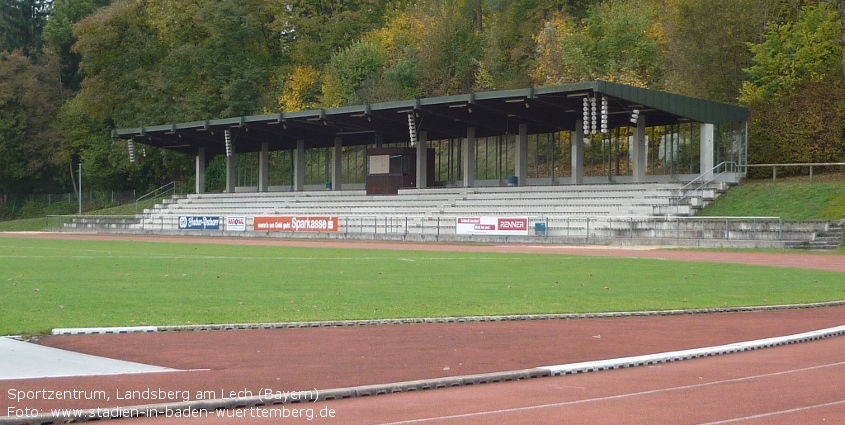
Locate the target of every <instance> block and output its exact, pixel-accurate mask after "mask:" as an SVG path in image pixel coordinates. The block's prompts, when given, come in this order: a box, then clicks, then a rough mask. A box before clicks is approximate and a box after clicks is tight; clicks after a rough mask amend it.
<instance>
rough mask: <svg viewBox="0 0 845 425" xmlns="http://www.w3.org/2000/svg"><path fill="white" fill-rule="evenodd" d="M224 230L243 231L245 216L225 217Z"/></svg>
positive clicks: (244, 229) (244, 228)
mask: <svg viewBox="0 0 845 425" xmlns="http://www.w3.org/2000/svg"><path fill="white" fill-rule="evenodd" d="M226 230H228V231H230V232H245V231H246V217H243V216H240V217H226Z"/></svg>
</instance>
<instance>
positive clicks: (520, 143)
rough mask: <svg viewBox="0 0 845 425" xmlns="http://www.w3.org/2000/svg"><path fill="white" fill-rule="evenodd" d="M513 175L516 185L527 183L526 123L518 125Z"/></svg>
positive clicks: (525, 184)
mask: <svg viewBox="0 0 845 425" xmlns="http://www.w3.org/2000/svg"><path fill="white" fill-rule="evenodd" d="M513 162H514V168H515V170H514V175H516V184H517V186H527V185H528V124H520V125H519V136H518V137H517V139H516V155H514V161H513Z"/></svg>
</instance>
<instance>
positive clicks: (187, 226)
mask: <svg viewBox="0 0 845 425" xmlns="http://www.w3.org/2000/svg"><path fill="white" fill-rule="evenodd" d="M179 230H220V217H208V216H205V217H190V216H179Z"/></svg>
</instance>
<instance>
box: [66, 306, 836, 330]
mask: <svg viewBox="0 0 845 425" xmlns="http://www.w3.org/2000/svg"><path fill="white" fill-rule="evenodd" d="M840 306H845V300H842V301H830V302H820V303H809V304H784V305H771V306H757V307H720V308H701V309H689V310H655V311H631V312H608V313H564V314H514V315H501V316H453V317H452V316H448V317H426V318H420V317H410V318H404V319H361V320H318V321H303V322H266V323H223V324H207V325H173V326H122V327H121V326H118V327H95V328H55V329H53V330H52V331H51V334H52V335H100V334H118V333H146V332H196V331H233V330H254V329H294V328H297V329H298V328H329V327H357V326H380V325H410V324H430V323H480V322H517V321H531V320H573V319H605V318H625V317H648V316H685V315H692V314H713V313H744V312H755V311H777V310H801V309H810V308H823V307H840Z"/></svg>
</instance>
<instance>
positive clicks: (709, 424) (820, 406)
mask: <svg viewBox="0 0 845 425" xmlns="http://www.w3.org/2000/svg"><path fill="white" fill-rule="evenodd" d="M840 404H845V400H839V401H833V402H830V403H823V404H815V405H812V406H804V407H796V408H795V409H788V410H779V411H777V412H769V413H761V414H759V415H752V416H745V417H742V418H733V419H726V420H724V421H716V422H707V423H703V424H699V425H722V424H731V423H736V422H745V421H752V420H755V419H765V418H771V417H773V416H780V415H789V414H792V413H798V412H804V411H807V410H813V409H823V408H825V407H831V406H838V405H840Z"/></svg>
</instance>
